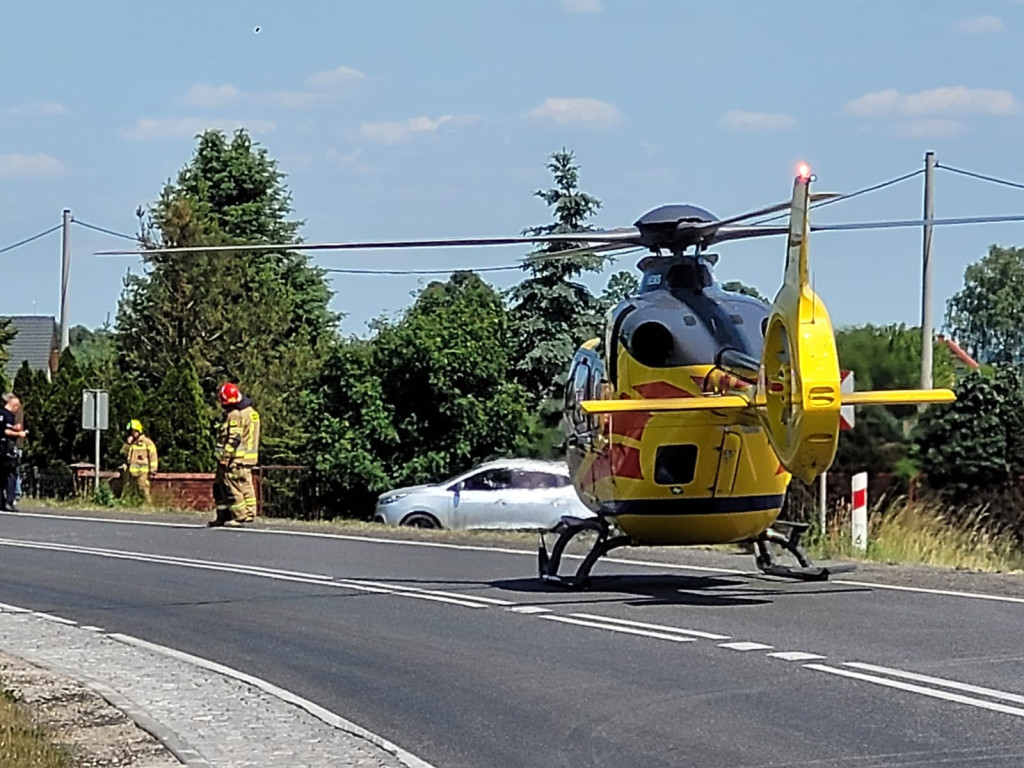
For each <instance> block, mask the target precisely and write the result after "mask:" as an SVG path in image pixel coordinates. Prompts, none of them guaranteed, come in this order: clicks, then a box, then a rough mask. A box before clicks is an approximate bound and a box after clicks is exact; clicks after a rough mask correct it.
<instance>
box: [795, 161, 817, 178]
mask: <svg viewBox="0 0 1024 768" xmlns="http://www.w3.org/2000/svg"><path fill="white" fill-rule="evenodd" d="M796 175H797V176H798V177H799V178H800V179H801V180H802V181H814V174H812V173H811V166H809V165H808V164H807V163H800V165H798V166H797V167H796Z"/></svg>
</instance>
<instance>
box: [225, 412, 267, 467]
mask: <svg viewBox="0 0 1024 768" xmlns="http://www.w3.org/2000/svg"><path fill="white" fill-rule="evenodd" d="M259 453H260V415H259V414H258V413H257V412H256V409H255V408H253V407H252V406H251V405H249V404H246V403H245V402H243V403H242V406H241V407H239V408H232V409H231V410H229V411H228V413H227V416H226V418H225V419H224V423H223V424H222V425H221V428H220V435H219V436H218V438H217V461H218V462H220V463H221V464H223V465H225V466H236V467H237V466H241V467H254V466H256V464H257V463H258V462H259Z"/></svg>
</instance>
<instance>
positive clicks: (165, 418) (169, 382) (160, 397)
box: [122, 360, 217, 472]
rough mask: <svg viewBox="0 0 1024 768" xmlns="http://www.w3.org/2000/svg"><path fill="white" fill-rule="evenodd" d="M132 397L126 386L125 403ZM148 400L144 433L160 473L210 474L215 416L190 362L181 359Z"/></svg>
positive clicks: (212, 466)
mask: <svg viewBox="0 0 1024 768" xmlns="http://www.w3.org/2000/svg"><path fill="white" fill-rule="evenodd" d="M134 396H135V392H134V391H132V390H131V389H130V385H129V388H128V389H126V390H125V391H124V393H123V394H122V397H124V400H125V401H126V402H127V401H128V400H130V399H131V398H132V397H134ZM151 400H152V411H151V415H150V416H149V426H148V428H147V431H148V432H149V436H150V437H151V438H153V440H154V441H155V442H156V444H157V450H158V452H159V454H160V468H161V470H162V471H164V472H210V471H212V470H213V468H214V463H215V462H214V454H213V449H214V445H213V436H214V428H215V423H216V416H217V415H216V414H215V413H214V411H213V410H212V409H211V406H210V405H209V401H208V400H207V399H206V398H205V397H204V395H203V391H202V389H201V387H200V386H199V376H198V375H197V374H196V369H195V368H194V367H193V365H192V363H191V361H189V360H184V361H183V362H181V363H179V364H178V365H176V366H174V368H172V369H171V371H170V373H169V374H168V376H167V377H166V378H165V379H164V381H163V382H162V383H161V384H160V387H159V388H158V389H157V390H156V392H155V393H154V394H153V397H152V398H151ZM144 426H145V425H144Z"/></svg>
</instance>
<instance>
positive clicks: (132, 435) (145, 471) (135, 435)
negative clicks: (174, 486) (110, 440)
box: [121, 419, 160, 506]
mask: <svg viewBox="0 0 1024 768" xmlns="http://www.w3.org/2000/svg"><path fill="white" fill-rule="evenodd" d="M125 431H126V432H127V436H126V437H125V441H124V447H123V448H122V449H121V453H122V454H123V455H124V459H125V463H124V464H123V465H122V470H123V471H124V482H123V484H122V487H121V497H122V498H131V497H132V496H134V495H136V494H137V495H138V496H141V497H142V502H143V503H144V504H146V505H147V506H148V505H149V504H150V503H151V502H152V495H151V493H150V478H151V476H152V475H154V474H156V471H157V469H158V468H159V464H160V461H159V457H158V456H157V452H156V443H154V442H153V441H152V440H150V439H149V437H147V436H146V435H144V434H143V431H142V422H141V421H139V420H138V419H132V420H131V421H129V422H128V425H127V426H126V427H125Z"/></svg>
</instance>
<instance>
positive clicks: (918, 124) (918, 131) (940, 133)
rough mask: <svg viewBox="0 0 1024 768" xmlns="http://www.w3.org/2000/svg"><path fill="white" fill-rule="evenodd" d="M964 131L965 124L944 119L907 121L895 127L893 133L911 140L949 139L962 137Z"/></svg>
mask: <svg viewBox="0 0 1024 768" xmlns="http://www.w3.org/2000/svg"><path fill="white" fill-rule="evenodd" d="M964 131H965V128H964V124H963V123H961V122H960V121H959V120H948V119H942V118H934V119H931V120H906V121H903V122H899V123H896V124H895V125H894V126H893V133H895V134H896V135H897V136H902V137H904V138H910V139H930V138H949V137H951V136H960V135H962V134H963V133H964Z"/></svg>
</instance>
